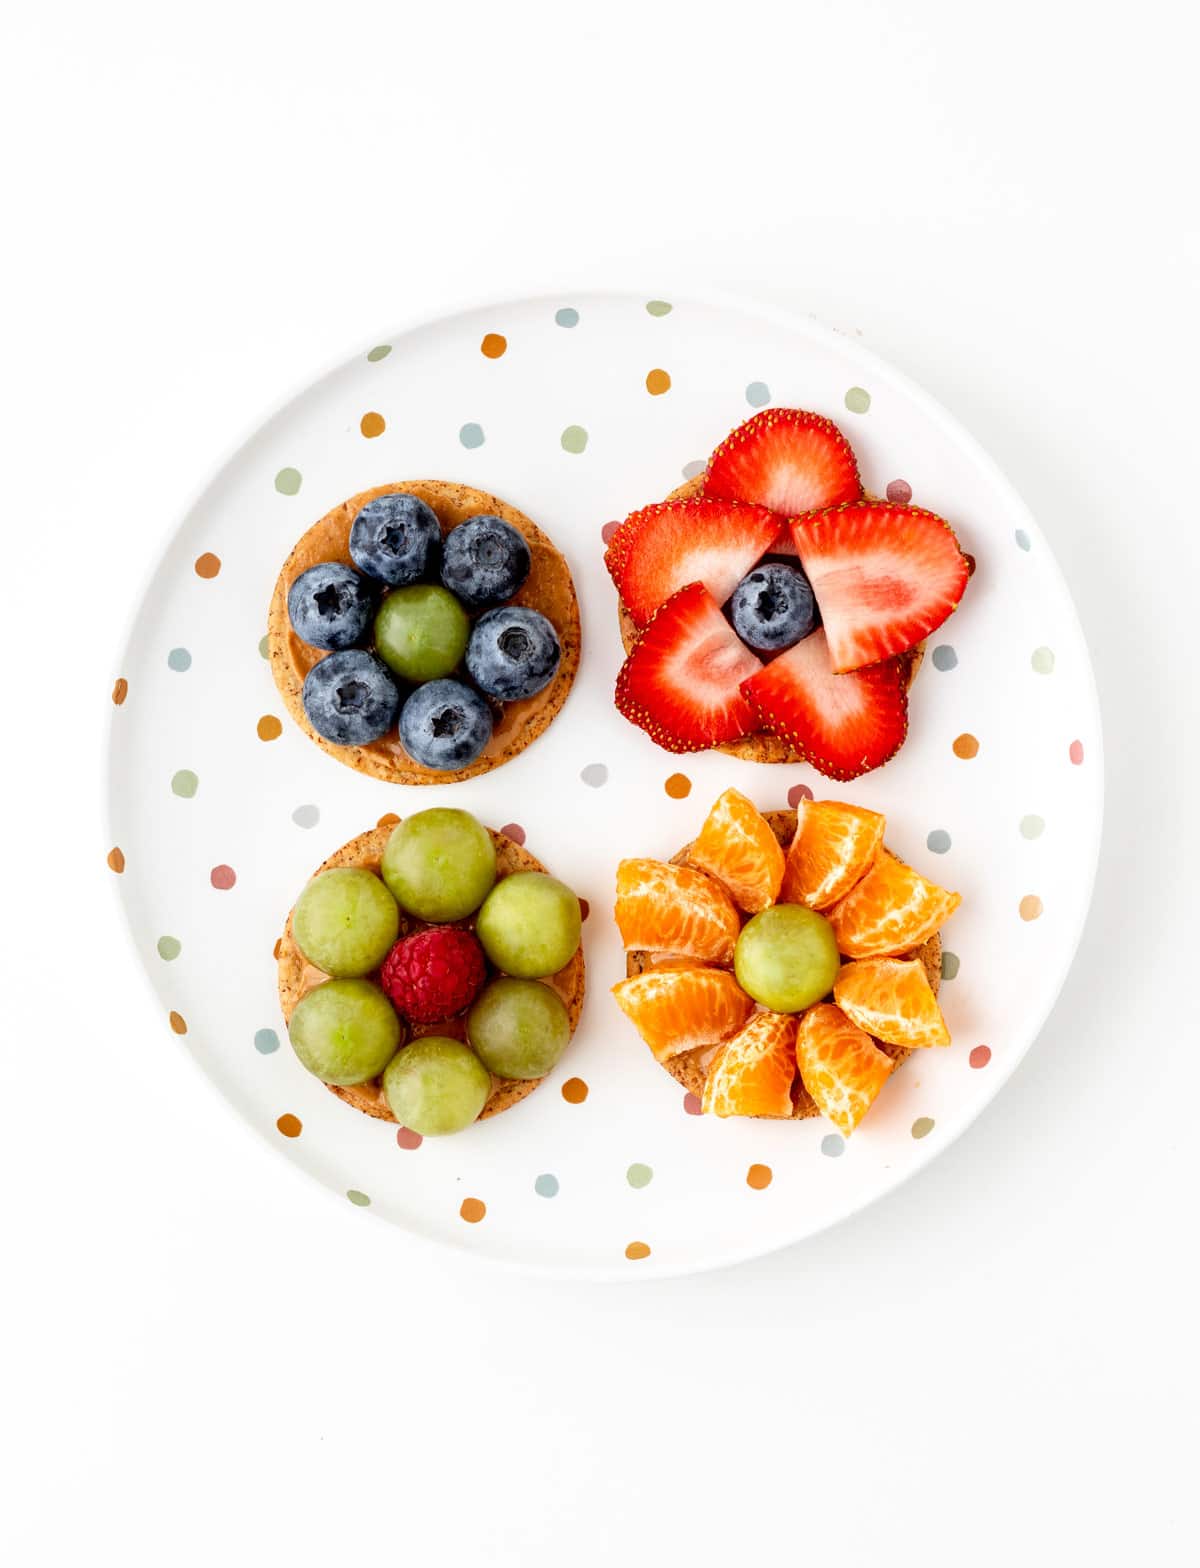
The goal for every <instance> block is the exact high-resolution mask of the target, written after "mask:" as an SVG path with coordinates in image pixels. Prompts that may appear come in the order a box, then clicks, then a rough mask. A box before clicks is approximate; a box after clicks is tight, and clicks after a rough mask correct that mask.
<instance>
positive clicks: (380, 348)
mask: <svg viewBox="0 0 1200 1568" xmlns="http://www.w3.org/2000/svg"><path fill="white" fill-rule="evenodd" d="M391 352H392V345H391V344H390V343H377V344H376V345H375V347H374V348H373V349H370V350H369V351H368V353H367V358H368V359H369V360H370V361H371V363H372V364H373V365H377V364H378V363H379V361H380V360H381V359H386V358H387V357H388V355H389V354H390V353H391Z"/></svg>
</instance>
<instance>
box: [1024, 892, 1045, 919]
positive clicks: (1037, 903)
mask: <svg viewBox="0 0 1200 1568" xmlns="http://www.w3.org/2000/svg"><path fill="white" fill-rule="evenodd" d="M1018 908H1019V909H1020V911H1021V919H1022V920H1036V919H1037V917H1038V916H1039V915H1040V914H1041V912H1042V901H1041V899H1040V898H1039V897H1038V896H1037V894H1036V893H1026V895H1025V897H1024V898H1023V899H1022V900H1021V902H1020V904H1019V905H1018Z"/></svg>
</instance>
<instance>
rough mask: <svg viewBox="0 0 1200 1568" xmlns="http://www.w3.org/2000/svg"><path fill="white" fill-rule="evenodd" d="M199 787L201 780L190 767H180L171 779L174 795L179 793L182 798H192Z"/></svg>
mask: <svg viewBox="0 0 1200 1568" xmlns="http://www.w3.org/2000/svg"><path fill="white" fill-rule="evenodd" d="M199 788H200V780H199V779H198V778H197V777H196V775H195V774H194V773H193V772H192V770H191V769H190V768H180V770H179V772H178V773H176V774H175V775H174V777H173V778H172V779H171V793H172V795H178V796H179V797H180V798H181V799H182V800H191V798H192V796H193V795H194V794H195V793H196V791H197V790H198V789H199Z"/></svg>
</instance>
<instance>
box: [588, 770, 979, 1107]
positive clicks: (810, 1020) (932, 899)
mask: <svg viewBox="0 0 1200 1568" xmlns="http://www.w3.org/2000/svg"><path fill="white" fill-rule="evenodd" d="M885 827H886V822H885V819H884V818H883V817H882V816H881V815H880V814H879V813H878V812H874V811H868V810H866V809H865V808H863V807H861V806H854V805H850V804H847V803H845V802H842V801H831V800H822V801H817V800H804V801H801V803H800V805H799V807H798V809H797V810H796V811H769V812H766V813H763V812H760V811H759V810H758V808H757V807H756V806H755V805H754V804H753V803H752V802H751V801H750V800H748V799H747V798H746V796H745V795H742V794H741V793H740V792H739V791H738V790H735V789H727V790H726V791H725V792H724V794H723V795H721V797H720V798H719V799H718V800H717V802H716V803H715V805H714V806H713V808H712V810H711V811H710V812H709V814H708V816H707V818H706V819H705V821H704V823H703V825H702V826H701V829H700V832H699V833H698V834H697V836H696V838H695V839H694V840H693V841H692V843H690V844H688V845H686V846H685V847H684V848H683V849H681V850H680V851H679V853H678V854H677V855H675V856H674V858H673V859H672V860H671V861H669V862H663V861H657V860H649V859H630V860H623V861H622V862H621V863H620V865H619V867H618V869H617V900H616V909H615V915H616V921H617V926H618V928H619V930H620V933H621V939H622V942H623V943H624V946H625V950H626V978H625V979H624V980H621V981H619V982H618V983H617V984H616V985H615V986H614V987H613V995H614V996H615V997H616V1000H617V1003H618V1005H619V1006H620V1008H621V1010H622V1011H623V1012H624V1013H625V1014H626V1016H627V1017H628V1018H629V1019H630V1020H631V1022H632V1023H633V1025H634V1027H635V1028H636V1029H637V1031H638V1033H639V1034H640V1035H641V1036H642V1038H643V1040H644V1041H645V1042H646V1044H647V1045H649V1047H650V1049H651V1051H652V1052H653V1054H654V1056H655V1058H656V1060H657V1061H658V1062H660V1063H661V1064H662V1065H663V1066H664V1067H665V1068H666V1069H667V1071H668V1072H670V1073H671V1074H672V1076H673V1077H674V1078H676V1079H677V1080H678V1082H679V1083H681V1084H682V1085H683V1086H684V1087H685V1088H686V1089H688V1090H690V1091H691V1092H692V1093H694V1094H695V1095H696V1096H697V1097H698V1098H699V1100H700V1103H701V1109H702V1110H703V1111H704V1112H706V1113H709V1114H712V1115H715V1116H768V1117H785V1118H786V1117H790V1118H803V1117H809V1116H817V1115H824V1116H826V1117H828V1118H829V1120H830V1121H832V1122H833V1123H834V1125H835V1126H836V1127H837V1128H838V1130H839V1131H840V1132H842V1133H843V1134H845V1135H847V1136H848V1135H849V1134H850V1133H852V1132H853V1131H854V1129H855V1128H856V1127H857V1126H858V1125H859V1123H860V1122H861V1121H862V1119H863V1117H864V1116H865V1115H866V1114H867V1112H868V1111H869V1110H870V1108H871V1105H872V1104H873V1103H874V1101H875V1098H876V1096H877V1095H878V1094H879V1092H880V1090H881V1089H882V1088H883V1085H884V1084H885V1083H886V1081H887V1079H888V1078H889V1077H890V1075H891V1074H892V1072H893V1071H894V1070H895V1069H896V1067H897V1066H898V1065H899V1064H900V1063H901V1062H902V1061H904V1059H905V1058H906V1057H907V1056H909V1055H910V1054H911V1053H912V1052H913V1051H914V1050H919V1049H923V1048H926V1047H932V1046H941V1045H949V1044H950V1032H949V1030H948V1029H947V1027H946V1022H945V1019H944V1018H943V1017H942V1012H941V1008H940V1007H939V1006H938V1001H937V993H938V988H939V984H940V980H941V937H940V931H941V927H942V926H943V924H944V923H945V922H946V921H947V920H948V919H949V918H950V916H951V915H952V914H953V913H954V911H955V910H956V909H957V908H958V906H959V904H960V903H961V898H960V896H959V895H958V894H957V893H952V892H948V891H947V890H946V889H944V888H941V887H938V886H937V885H936V884H935V883H933V882H930V881H928V880H927V879H926V878H925V877H923V876H921V874H920V873H919V872H917V871H915V870H914V869H913V868H912V867H910V866H908V865H906V864H905V863H904V862H903V861H902V860H900V859H899V858H898V857H897V856H895V855H894V854H892V853H891V852H890V851H889V850H888V849H887V848H886V846H885V844H884V830H885Z"/></svg>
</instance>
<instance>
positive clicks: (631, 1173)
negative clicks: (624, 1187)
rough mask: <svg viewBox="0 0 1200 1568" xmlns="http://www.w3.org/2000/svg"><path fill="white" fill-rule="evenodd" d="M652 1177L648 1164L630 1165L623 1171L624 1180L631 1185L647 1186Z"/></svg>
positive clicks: (652, 1173)
mask: <svg viewBox="0 0 1200 1568" xmlns="http://www.w3.org/2000/svg"><path fill="white" fill-rule="evenodd" d="M653 1177H654V1172H653V1171H652V1170H651V1169H650V1167H649V1166H648V1165H631V1166H630V1167H629V1169H628V1170H627V1171H626V1172H625V1180H626V1181H627V1182H628V1183H629V1185H630V1186H631V1187H648V1186H649V1185H650V1182H651V1180H652V1179H653Z"/></svg>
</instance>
